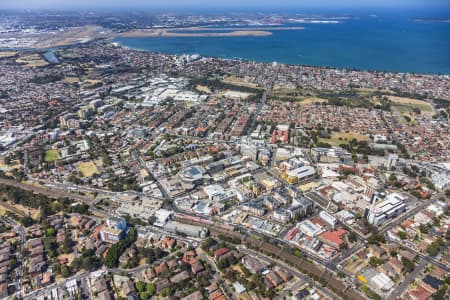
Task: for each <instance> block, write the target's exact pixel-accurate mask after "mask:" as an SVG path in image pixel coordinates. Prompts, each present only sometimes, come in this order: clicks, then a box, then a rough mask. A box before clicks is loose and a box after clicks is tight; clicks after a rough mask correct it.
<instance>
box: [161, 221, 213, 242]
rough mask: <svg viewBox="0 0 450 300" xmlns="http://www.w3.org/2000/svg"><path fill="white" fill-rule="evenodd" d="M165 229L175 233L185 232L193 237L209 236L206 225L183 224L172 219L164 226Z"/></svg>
mask: <svg viewBox="0 0 450 300" xmlns="http://www.w3.org/2000/svg"><path fill="white" fill-rule="evenodd" d="M164 230H166V231H168V232H172V233H175V234H180V233H181V234H185V235H187V236H192V237H199V238H205V237H207V236H208V233H209V232H208V229H207V228H205V227H200V226H195V225H189V224H182V223H179V222H175V221H171V222H168V223H167V224H166V225H165V226H164Z"/></svg>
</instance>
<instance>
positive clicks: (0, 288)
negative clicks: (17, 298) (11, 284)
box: [0, 282, 8, 299]
mask: <svg viewBox="0 0 450 300" xmlns="http://www.w3.org/2000/svg"><path fill="white" fill-rule="evenodd" d="M6 297H8V284H7V283H6V282H3V283H1V284H0V298H1V299H4V298H6Z"/></svg>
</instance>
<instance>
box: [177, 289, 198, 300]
mask: <svg viewBox="0 0 450 300" xmlns="http://www.w3.org/2000/svg"><path fill="white" fill-rule="evenodd" d="M181 300H203V295H202V293H201V292H200V291H196V292H194V293H192V294H190V295H187V296H186V297H184V298H181Z"/></svg>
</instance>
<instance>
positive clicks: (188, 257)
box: [182, 250, 197, 265]
mask: <svg viewBox="0 0 450 300" xmlns="http://www.w3.org/2000/svg"><path fill="white" fill-rule="evenodd" d="M196 256H197V255H196V253H195V251H194V250H189V251H186V252H185V253H184V255H183V259H182V261H183V262H184V263H186V264H188V265H192V264H195V263H196V262H197V259H196Z"/></svg>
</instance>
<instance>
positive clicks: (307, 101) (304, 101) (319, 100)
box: [300, 97, 328, 105]
mask: <svg viewBox="0 0 450 300" xmlns="http://www.w3.org/2000/svg"><path fill="white" fill-rule="evenodd" d="M325 102H328V100H327V99H322V98H317V97H310V98H305V99H302V100H300V104H302V105H303V104H311V103H312V104H314V103H325Z"/></svg>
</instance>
